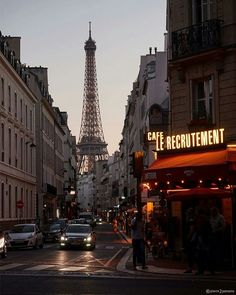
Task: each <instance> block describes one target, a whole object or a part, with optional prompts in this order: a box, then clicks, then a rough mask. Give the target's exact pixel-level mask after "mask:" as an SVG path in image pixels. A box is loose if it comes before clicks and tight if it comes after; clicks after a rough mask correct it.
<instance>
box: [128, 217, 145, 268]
mask: <svg viewBox="0 0 236 295" xmlns="http://www.w3.org/2000/svg"><path fill="white" fill-rule="evenodd" d="M144 232H145V225H144V222H143V220H142V214H141V213H137V214H136V215H135V217H134V218H133V219H132V220H131V238H132V246H133V269H134V270H136V266H137V262H138V260H139V258H140V261H141V263H142V269H146V268H147V266H146V259H145V240H144Z"/></svg>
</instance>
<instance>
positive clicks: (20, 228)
mask: <svg viewBox="0 0 236 295" xmlns="http://www.w3.org/2000/svg"><path fill="white" fill-rule="evenodd" d="M11 232H12V233H32V232H34V226H33V225H17V226H14V227H13V229H12V230H11Z"/></svg>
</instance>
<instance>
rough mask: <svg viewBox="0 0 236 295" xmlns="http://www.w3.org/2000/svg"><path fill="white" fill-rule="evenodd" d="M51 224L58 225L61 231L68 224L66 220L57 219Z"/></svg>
mask: <svg viewBox="0 0 236 295" xmlns="http://www.w3.org/2000/svg"><path fill="white" fill-rule="evenodd" d="M51 224H60V226H61V229H62V230H63V229H64V228H66V226H67V224H68V219H67V218H59V219H56V220H54V221H53V222H52V223H51Z"/></svg>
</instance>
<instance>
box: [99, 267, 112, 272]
mask: <svg viewBox="0 0 236 295" xmlns="http://www.w3.org/2000/svg"><path fill="white" fill-rule="evenodd" d="M99 272H102V273H104V272H107V273H111V272H113V271H111V270H108V269H104V268H102V269H99V270H96V271H95V273H99Z"/></svg>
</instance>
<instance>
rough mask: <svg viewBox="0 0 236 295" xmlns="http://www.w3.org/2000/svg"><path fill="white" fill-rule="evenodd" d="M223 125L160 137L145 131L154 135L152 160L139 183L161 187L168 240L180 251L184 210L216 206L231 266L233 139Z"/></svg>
mask: <svg viewBox="0 0 236 295" xmlns="http://www.w3.org/2000/svg"><path fill="white" fill-rule="evenodd" d="M224 133H225V130H224V129H223V128H221V129H214V130H206V131H200V132H194V133H186V134H179V135H175V136H168V137H165V136H164V135H163V134H162V133H161V132H156V133H153V132H152V133H149V134H148V140H149V141H152V140H155V141H156V154H157V158H156V160H155V161H154V162H153V163H152V164H151V165H150V166H149V167H148V169H146V170H144V173H143V178H142V183H143V184H144V185H145V186H146V187H148V188H149V190H150V191H152V190H156V191H159V192H160V193H161V194H163V193H164V195H165V198H166V200H167V207H168V224H169V227H168V236H169V244H170V247H172V250H173V251H174V252H175V253H181V252H183V249H184V246H185V240H186V222H185V220H186V212H187V211H188V209H189V208H193V209H195V208H197V207H203V208H204V209H205V210H206V212H210V209H211V208H213V207H217V208H218V209H219V211H220V213H221V214H222V215H223V216H224V218H225V222H226V231H225V242H224V246H225V247H224V251H225V253H224V254H222V255H224V256H225V260H226V261H227V264H228V265H230V266H232V267H235V240H236V239H235V226H236V222H235V195H236V193H235V192H236V189H235V188H236V145H233V144H229V143H228V144H226V143H225V142H224V141H225V139H224V135H225V134H224Z"/></svg>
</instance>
